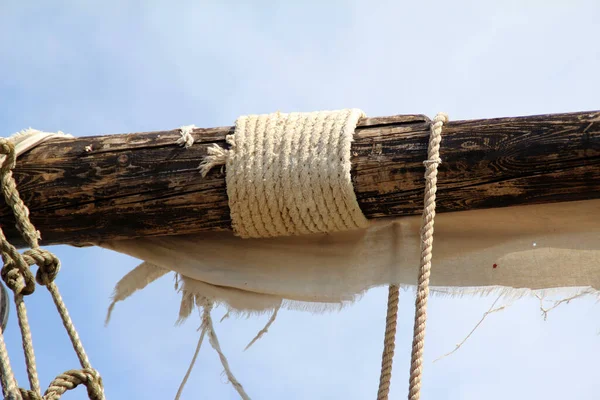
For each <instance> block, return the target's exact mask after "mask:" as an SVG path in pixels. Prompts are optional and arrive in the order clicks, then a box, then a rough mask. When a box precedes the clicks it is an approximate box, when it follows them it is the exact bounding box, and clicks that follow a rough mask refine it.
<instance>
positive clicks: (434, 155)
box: [408, 113, 448, 400]
mask: <svg viewBox="0 0 600 400" xmlns="http://www.w3.org/2000/svg"><path fill="white" fill-rule="evenodd" d="M447 122H448V116H447V115H446V114H444V113H440V114H438V115H436V116H435V118H434V119H433V124H432V125H431V133H430V136H429V150H428V157H427V161H424V162H423V164H425V200H424V207H423V208H424V210H423V221H422V226H421V266H420V268H419V283H418V286H417V297H416V300H415V324H414V331H413V344H412V353H411V360H410V383H409V389H408V398H409V399H410V400H419V398H420V397H421V375H422V373H423V369H422V364H423V347H424V343H425V323H426V322H427V299H428V297H429V275H430V273H431V257H432V251H433V222H434V219H435V194H436V191H437V172H438V165H439V164H440V163H441V162H442V160H441V159H440V142H441V141H442V128H443V126H444V124H445V123H447Z"/></svg>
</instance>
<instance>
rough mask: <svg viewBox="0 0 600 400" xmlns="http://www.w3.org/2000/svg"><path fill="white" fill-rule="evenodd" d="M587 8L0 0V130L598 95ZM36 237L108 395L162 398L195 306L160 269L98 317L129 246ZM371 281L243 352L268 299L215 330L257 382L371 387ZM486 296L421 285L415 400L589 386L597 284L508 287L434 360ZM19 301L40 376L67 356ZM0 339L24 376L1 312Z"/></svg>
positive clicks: (222, 393) (349, 390) (563, 393)
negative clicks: (424, 302) (499, 305)
mask: <svg viewBox="0 0 600 400" xmlns="http://www.w3.org/2000/svg"><path fill="white" fill-rule="evenodd" d="M417 3H418V4H417ZM599 18H600V3H598V2H597V1H595V0H589V1H584V0H571V1H566V0H546V1H542V0H521V1H516V0H514V1H512V0H504V1H500V0H498V1H487V2H478V1H452V2H444V1H421V2H401V1H373V2H368V1H358V0H356V1H326V0H324V1H320V2H317V1H305V2H267V1H254V2H243V1H221V2H217V1H179V2H167V1H145V2H141V1H129V0H124V1H110V0H109V1H103V2H92V1H84V0H81V1H77V2H76V1H70V2H69V1H56V2H53V3H52V4H50V3H49V2H48V3H47V2H29V3H25V2H21V1H17V0H4V1H2V3H0V54H2V57H1V59H0V60H1V61H0V122H1V128H2V134H1V135H3V136H8V135H10V134H12V133H13V132H15V131H18V130H21V129H23V128H26V127H29V126H31V127H34V128H37V129H42V130H46V131H56V130H62V131H64V132H68V133H71V134H74V135H78V136H81V135H99V134H108V133H122V132H136V131H137V132H139V131H149V130H162V129H173V128H175V127H179V126H181V125H186V124H196V125H197V126H202V127H211V126H223V125H231V124H232V123H233V122H234V120H235V118H236V117H237V116H238V115H241V114H248V113H263V112H272V111H276V110H281V111H314V110H320V109H337V108H345V107H359V108H362V109H363V110H364V111H365V112H366V113H367V114H368V115H371V116H378V115H391V114H399V113H424V114H428V115H430V116H433V115H435V113H436V112H438V111H446V112H448V113H449V115H450V117H451V118H452V119H471V118H482V117H483V118H485V117H500V116H515V115H527V114H539V113H554V112H570V111H586V110H595V109H598V108H599V106H598V92H599V90H600V77H599V75H598V71H600V47H599V46H598V38H599V37H600V24H599V23H598V20H599ZM52 250H53V251H55V252H56V254H57V255H59V256H60V258H61V259H62V262H63V269H62V271H61V274H60V276H59V278H58V283H59V286H60V287H61V289H62V293H63V296H64V297H65V301H66V302H67V304H68V306H69V308H70V311H71V314H72V317H73V319H74V322H75V323H76V325H77V327H78V329H79V331H80V334H81V336H82V338H83V340H84V343H85V345H86V347H87V349H88V352H89V355H90V358H91V360H92V362H93V364H94V366H95V367H96V368H97V369H98V370H99V371H100V372H101V373H102V375H103V378H104V382H105V386H106V392H107V395H108V398H110V399H125V398H144V399H168V398H173V397H174V395H175V392H176V390H177V386H178V384H179V382H180V380H181V378H182V377H183V374H184V373H185V370H186V368H187V365H188V362H189V360H190V359H191V356H192V353H193V350H194V346H195V343H196V340H197V336H198V333H197V332H196V328H197V326H198V324H199V321H198V318H191V319H190V320H189V321H188V322H187V323H185V324H184V325H183V326H178V327H176V326H175V325H174V323H175V320H176V317H177V311H178V302H179V297H178V295H177V294H176V293H175V291H174V289H173V281H172V277H171V276H169V277H165V278H163V279H161V280H160V281H158V282H156V283H155V284H153V285H152V286H150V287H149V288H147V290H145V291H144V292H141V293H138V294H136V295H135V296H134V297H132V298H131V299H129V300H128V301H127V302H125V303H122V304H119V306H118V307H117V309H116V311H115V313H114V316H113V319H112V322H111V324H110V325H109V326H108V327H104V326H103V322H104V316H105V312H106V308H107V306H108V304H109V296H110V294H111V292H112V289H113V286H114V284H115V283H116V282H117V281H118V279H119V278H120V277H121V276H122V275H124V274H125V273H127V272H128V271H129V270H130V269H131V268H133V267H134V266H135V265H136V264H137V263H138V261H137V260H135V259H133V258H131V257H127V256H124V255H120V254H116V253H113V252H110V251H108V250H102V249H98V248H88V249H75V248H70V247H66V246H55V247H53V248H52ZM434 268H435V266H434ZM433 273H435V270H434V272H433ZM386 296H387V291H386V289H384V288H381V289H376V290H372V291H371V292H369V293H368V294H367V295H366V296H365V297H364V298H363V299H362V300H361V301H360V302H359V303H357V304H355V305H354V306H352V307H349V308H347V309H345V310H343V311H341V312H339V313H331V314H326V315H311V314H307V313H301V312H291V311H285V312H282V313H281V314H280V317H279V319H278V321H277V322H276V323H275V325H274V326H273V327H272V328H271V329H270V331H269V333H268V334H267V335H266V336H265V337H264V338H263V339H261V341H259V342H258V343H257V344H255V345H254V346H253V347H252V348H251V349H250V350H248V351H247V352H243V351H242V350H243V348H244V346H245V345H246V343H247V342H248V341H249V340H250V339H251V338H252V337H253V336H254V334H255V333H256V332H257V331H258V330H259V329H260V328H262V326H263V324H264V323H265V322H266V318H267V317H263V318H251V319H239V320H236V319H229V320H226V321H224V322H223V323H220V324H217V325H216V329H217V333H218V334H219V336H220V339H221V345H222V347H223V349H224V351H225V352H226V354H227V355H228V357H229V360H230V363H231V366H232V369H233V370H234V372H235V374H236V375H237V377H238V379H239V380H240V381H241V382H242V383H243V384H244V386H245V387H246V389H247V392H248V393H249V394H250V396H251V397H252V398H254V399H283V398H285V399H290V400H292V399H347V400H351V399H369V398H374V397H375V395H376V392H377V381H378V374H379V367H380V356H381V350H382V341H383V330H384V319H385V302H386ZM493 300H494V299H493V298H461V299H447V298H446V299H442V298H434V299H432V301H431V302H430V311H429V322H428V334H427V342H426V350H425V359H426V360H425V372H424V382H423V398H424V399H432V398H439V399H481V398H486V399H489V400H493V399H505V398H512V399H530V398H534V399H563V398H575V399H595V398H597V393H598V392H599V391H600V381H599V380H598V378H597V368H596V365H597V360H596V358H595V357H596V355H597V354H599V351H600V337H599V336H598V332H599V330H600V318H598V317H599V315H600V313H599V311H598V306H597V305H596V303H595V300H594V299H581V300H577V301H574V302H572V303H571V304H569V305H565V306H561V307H559V308H557V309H555V310H554V311H552V313H551V314H550V315H549V318H548V320H547V321H544V320H543V319H542V318H541V316H540V312H539V309H538V302H537V300H536V299H523V300H520V301H518V302H516V303H514V304H513V305H512V306H511V307H510V308H508V309H506V310H505V311H502V312H499V313H495V314H493V315H490V317H489V318H488V320H486V322H485V323H484V324H483V325H482V326H481V327H480V328H479V330H478V331H477V332H476V333H475V334H474V336H473V337H471V339H470V340H469V341H468V342H467V343H466V344H465V345H464V346H463V347H462V348H461V349H460V350H459V351H458V352H457V353H455V354H453V355H452V356H451V357H449V358H446V359H444V360H442V361H439V362H436V363H432V361H433V360H434V359H435V358H437V357H438V356H440V355H442V354H444V353H446V352H448V351H450V350H452V348H453V347H454V345H455V344H456V343H458V342H459V341H460V340H461V339H462V338H463V337H464V336H465V335H466V334H467V333H468V332H469V331H470V330H471V328H472V326H473V325H474V324H475V323H476V322H477V321H478V320H479V318H480V317H481V315H482V313H483V312H485V311H486V310H487V309H488V307H489V306H490V304H491V303H492V302H493ZM28 306H29V314H30V317H31V323H32V330H33V339H34V343H35V346H36V349H37V357H38V365H39V368H40V376H41V380H42V384H43V386H46V385H47V384H48V383H49V381H50V380H51V379H52V378H53V377H54V376H55V375H56V374H58V373H60V372H62V371H63V370H66V369H69V368H74V367H76V366H77V361H76V358H75V356H74V355H73V354H72V350H70V346H69V343H68V340H67V338H66V334H64V332H63V331H62V329H61V324H60V321H59V319H58V316H57V315H56V314H55V312H54V310H53V308H52V307H51V304H50V297H49V295H48V294H47V293H45V292H44V291H43V290H38V291H37V292H36V294H35V295H34V296H31V298H30V299H28ZM221 314H222V310H218V311H217V312H216V316H217V318H218V317H219V316H220V315H221ZM412 314H413V297H412V294H411V293H402V294H401V300H400V318H399V327H398V330H399V331H398V342H397V353H396V354H397V355H396V359H395V367H394V376H393V382H392V392H391V398H403V397H405V396H406V393H407V382H408V367H409V365H408V364H409V359H410V352H409V348H410V341H411V332H412V321H413V320H412V318H413V317H412ZM6 340H7V342H8V346H9V351H10V355H11V359H12V360H13V362H14V363H15V365H14V369H15V370H16V371H17V377H18V379H19V382H21V383H22V384H23V385H25V384H26V382H27V380H26V377H25V373H24V365H23V358H22V355H21V352H20V348H19V346H20V345H19V343H20V342H19V335H18V330H17V324H16V319H15V318H14V312H13V314H12V315H11V319H10V321H9V327H8V331H7V333H6ZM221 372H222V368H221V366H220V364H219V362H218V358H217V356H216V354H215V353H214V351H213V350H212V349H211V348H210V347H209V346H206V347H204V348H203V350H202V352H201V354H200V357H199V359H198V363H197V366H196V368H195V370H194V372H193V374H192V377H191V379H190V382H189V383H188V386H187V389H186V391H185V395H184V398H186V399H192V398H193V399H197V398H200V399H236V398H237V395H236V394H235V392H234V390H233V389H232V388H231V386H230V385H227V384H226V383H225V378H224V377H223V376H222V375H221ZM84 393H85V391H84V390H81V389H79V390H77V391H76V392H74V393H70V394H68V395H66V396H65V398H68V399H83V398H85V396H84Z"/></svg>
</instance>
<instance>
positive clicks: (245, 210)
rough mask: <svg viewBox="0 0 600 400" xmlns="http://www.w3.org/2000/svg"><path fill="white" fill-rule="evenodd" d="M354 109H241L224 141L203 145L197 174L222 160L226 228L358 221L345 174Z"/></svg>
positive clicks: (303, 228)
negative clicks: (257, 112) (258, 112)
mask: <svg viewBox="0 0 600 400" xmlns="http://www.w3.org/2000/svg"><path fill="white" fill-rule="evenodd" d="M364 115H365V114H364V113H363V112H362V111H360V110H358V109H346V110H340V111H318V112H311V113H290V114H283V113H273V114H265V115H250V116H242V117H240V118H238V119H237V121H236V126H235V132H234V134H232V135H229V136H228V137H227V143H228V144H229V145H230V149H228V150H225V149H223V148H221V147H219V146H218V145H214V146H212V147H210V148H209V151H208V156H207V157H206V158H205V159H204V161H203V162H202V164H201V165H200V170H201V172H202V174H203V175H206V174H207V173H208V171H210V169H211V168H213V167H215V166H217V165H226V167H227V168H226V182H227V195H228V198H229V207H230V212H231V220H232V226H233V229H234V232H235V233H236V234H237V235H238V236H241V237H243V238H258V237H275V236H289V235H301V234H310V233H319V232H320V233H323V232H336V231H344V230H348V229H356V228H364V227H366V226H367V225H368V221H367V219H366V218H365V216H364V214H363V213H362V211H361V210H360V208H359V206H358V202H357V200H356V194H355V193H354V188H353V185H352V178H351V176H350V168H351V165H350V156H351V155H350V145H351V142H352V139H353V134H354V130H355V128H356V125H357V123H358V121H359V119H360V118H362V117H364Z"/></svg>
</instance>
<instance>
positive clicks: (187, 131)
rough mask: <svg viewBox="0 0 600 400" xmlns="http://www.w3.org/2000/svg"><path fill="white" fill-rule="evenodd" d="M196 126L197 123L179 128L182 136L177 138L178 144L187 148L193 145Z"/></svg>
mask: <svg viewBox="0 0 600 400" xmlns="http://www.w3.org/2000/svg"><path fill="white" fill-rule="evenodd" d="M195 128H196V125H185V126H182V127H180V128H179V131H180V133H181V137H180V138H179V139H177V144H178V145H180V146H183V147H185V148H186V149H187V148H190V147H192V145H193V144H194V137H193V136H192V130H193V129H195Z"/></svg>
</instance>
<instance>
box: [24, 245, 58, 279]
mask: <svg viewBox="0 0 600 400" xmlns="http://www.w3.org/2000/svg"><path fill="white" fill-rule="evenodd" d="M23 258H24V259H25V261H27V263H28V264H29V265H33V264H36V265H37V266H38V267H39V268H38V271H37V273H36V275H35V280H36V281H37V283H39V284H40V285H44V286H46V285H48V284H49V283H50V282H53V281H54V279H56V276H57V275H58V271H60V260H59V259H58V257H56V256H55V255H54V254H52V253H51V252H49V251H48V250H44V249H40V248H37V249H30V250H27V251H25V252H24V253H23Z"/></svg>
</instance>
